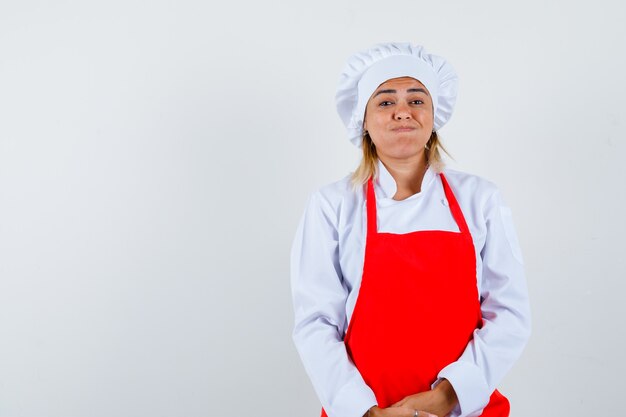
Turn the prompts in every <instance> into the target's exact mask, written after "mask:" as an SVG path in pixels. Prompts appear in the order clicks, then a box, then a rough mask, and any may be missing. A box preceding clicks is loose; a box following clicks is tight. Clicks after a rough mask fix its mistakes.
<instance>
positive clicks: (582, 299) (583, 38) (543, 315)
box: [0, 0, 626, 417]
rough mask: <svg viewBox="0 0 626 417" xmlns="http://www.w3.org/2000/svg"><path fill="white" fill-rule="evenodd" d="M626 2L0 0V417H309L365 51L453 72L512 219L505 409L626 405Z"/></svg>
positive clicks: (473, 136) (352, 162)
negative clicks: (351, 92)
mask: <svg viewBox="0 0 626 417" xmlns="http://www.w3.org/2000/svg"><path fill="white" fill-rule="evenodd" d="M625 16H626V6H624V3H623V2H621V1H617V0H615V1H609V0H597V1H593V2H587V1H548V2H546V1H524V2H501V1H495V0H492V1H471V2H469V1H430V2H424V1H416V0H410V1H406V0H400V1H395V2H387V3H385V2H381V1H363V0H358V1H357V0H345V1H338V2H336V1H335V2H331V1H307V2H301V1H292V2H287V1H284V2H281V1H277V0H270V1H262V2H261V1H252V0H245V1H233V2H219V3H218V2H209V1H199V0H197V1H192V0H177V1H173V0H172V1H163V0H152V1H137V0H124V1H121V0H114V1H110V0H109V1H62V0H60V1H54V2H50V1H10V0H0V417H76V416H81V417H83V416H84V417H86V416H89V417H105V416H106V417H110V416H116V417H126V416H128V417H131V416H133V417H135V416H146V417H147V416H150V417H159V416H186V417H187V416H189V417H193V416H217V417H231V416H232V417H234V416H259V417H292V416H298V417H317V416H318V415H319V412H320V404H319V401H318V399H317V398H316V396H315V393H314V391H313V388H312V386H311V384H310V382H309V380H308V378H307V376H306V374H305V372H304V369H303V367H302V365H301V363H300V360H299V357H298V355H297V352H296V350H295V347H294V346H293V343H292V340H291V331H292V325H293V309H292V304H291V293H290V285H289V251H290V247H291V243H292V239H293V236H294V233H295V229H296V226H297V223H298V220H299V218H300V216H301V214H302V212H303V210H304V204H305V201H306V198H307V196H308V195H309V194H310V193H311V192H313V191H314V190H316V189H317V188H319V187H321V186H323V185H324V184H327V183H329V182H332V181H336V180H338V179H340V178H342V177H343V176H344V175H346V174H347V173H349V172H350V171H352V170H353V169H354V168H355V167H356V163H357V161H358V158H359V153H358V150H357V149H356V148H355V147H353V146H352V145H351V144H350V143H349V142H348V140H347V139H346V135H345V131H344V128H343V125H342V124H341V122H340V120H339V118H338V116H337V115H336V113H335V107H334V94H335V87H336V84H337V80H338V76H339V73H340V71H341V69H342V67H343V64H344V62H345V60H346V59H347V58H348V56H349V55H351V54H352V53H354V52H356V51H358V50H361V49H364V48H367V47H369V46H372V45H374V44H376V43H379V42H387V41H408V42H412V43H417V44H422V45H424V46H425V47H426V48H427V50H428V51H430V52H432V53H435V54H438V55H441V56H444V57H446V58H447V59H448V60H449V61H450V62H451V63H452V65H453V66H454V67H455V68H456V70H457V72H458V74H459V77H460V93H459V97H458V102H457V107H456V110H455V114H454V115H453V117H452V119H451V121H450V122H449V124H448V125H446V126H445V127H444V128H443V129H442V130H441V135H442V137H443V141H444V143H445V145H446V146H447V148H448V149H449V150H450V152H451V153H452V155H453V156H454V158H455V160H454V161H452V160H451V161H450V162H449V165H450V166H451V167H454V168H456V169H461V170H464V171H468V172H471V173H474V174H477V175H480V176H483V177H485V178H487V179H489V180H491V181H493V182H495V183H496V184H497V185H498V186H499V187H500V189H501V190H502V193H503V195H504V197H505V199H506V201H507V202H508V204H509V205H510V207H511V208H512V210H513V217H514V221H515V224H516V228H517V231H518V235H519V239H520V242H521V245H522V249H523V253H524V258H525V265H526V271H527V279H528V286H529V289H530V296H531V305H532V313H533V326H534V327H533V334H532V337H531V340H530V342H529V344H528V347H527V349H526V350H525V352H524V354H523V356H522V357H521V359H520V360H519V361H518V362H517V363H516V365H515V366H514V368H513V370H512V371H511V372H510V373H509V374H508V375H507V377H506V378H505V379H504V381H503V382H502V384H501V387H500V388H501V391H503V392H504V393H505V394H506V395H507V396H508V397H509V398H510V400H511V402H512V406H513V412H512V416H513V417H525V416H570V417H578V416H587V415H620V414H622V413H623V408H624V405H623V401H621V399H622V396H623V388H624V386H623V375H624V374H625V373H626V366H625V360H624V352H625V351H626V343H625V337H626V336H625V330H624V323H623V322H624V318H625V316H626V303H625V302H624V301H623V298H624V291H625V290H626V285H625V281H626V262H625V259H626V256H625V255H624V253H623V252H624V248H625V246H624V240H623V239H624V236H626V221H625V220H624V216H626V214H625V213H626V201H625V194H626V193H625V186H624V180H625V179H626V169H625V168H624V158H625V157H626V149H625V139H624V138H625V134H626V126H625V114H624V113H625V110H626V106H625V105H624V102H625V97H626V87H625V83H624V78H623V77H624V74H625V73H626V54H625V53H624V51H625V50H626V29H625V28H626V26H625V25H624V24H623V23H624V17H625Z"/></svg>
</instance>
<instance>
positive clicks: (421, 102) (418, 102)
mask: <svg viewBox="0 0 626 417" xmlns="http://www.w3.org/2000/svg"><path fill="white" fill-rule="evenodd" d="M411 103H415V104H424V102H423V101H422V100H413V101H412V102H411Z"/></svg>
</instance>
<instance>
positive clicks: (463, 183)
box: [443, 167, 499, 204]
mask: <svg viewBox="0 0 626 417" xmlns="http://www.w3.org/2000/svg"><path fill="white" fill-rule="evenodd" d="M443 174H444V176H445V178H446V180H447V181H448V183H449V184H450V187H451V188H452V191H453V192H454V193H455V196H456V197H457V198H458V199H460V200H472V201H473V202H475V203H481V202H482V203H483V204H484V203H486V202H487V200H490V199H491V198H492V197H494V196H495V195H497V194H499V188H498V186H497V185H496V184H495V183H494V182H492V181H491V180H488V179H486V178H484V177H482V176H480V175H476V174H472V173H469V172H465V171H460V170H457V169H452V168H448V167H446V168H444V169H443Z"/></svg>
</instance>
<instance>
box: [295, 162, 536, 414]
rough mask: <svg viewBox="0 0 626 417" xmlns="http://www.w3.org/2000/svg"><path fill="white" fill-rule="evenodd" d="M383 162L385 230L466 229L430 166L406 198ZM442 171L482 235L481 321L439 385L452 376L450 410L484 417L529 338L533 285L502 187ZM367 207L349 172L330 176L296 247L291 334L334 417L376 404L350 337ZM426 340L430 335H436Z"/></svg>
mask: <svg viewBox="0 0 626 417" xmlns="http://www.w3.org/2000/svg"><path fill="white" fill-rule="evenodd" d="M378 170H379V177H378V179H377V180H376V181H374V192H375V193H376V203H377V215H378V230H379V231H380V232H390V233H409V232H412V231H417V230H445V231H459V228H458V226H457V224H456V222H455V220H454V218H453V217H452V213H451V212H450V209H449V207H448V202H447V199H446V197H445V193H444V190H443V186H442V183H441V178H440V177H439V176H438V175H437V174H436V172H434V170H433V169H432V168H428V170H427V171H426V174H425V175H424V178H423V180H422V186H421V191H420V192H419V193H417V194H414V195H412V196H410V197H408V198H406V199H404V200H401V201H396V200H393V199H392V197H393V196H394V195H395V193H396V183H395V180H394V178H393V177H392V176H391V174H390V173H389V171H388V170H387V169H386V167H385V165H384V164H383V163H382V162H381V161H378ZM443 173H444V175H445V176H446V179H447V180H448V183H449V184H450V187H451V188H452V191H453V192H454V195H455V197H456V199H457V201H458V203H459V205H460V207H461V210H462V211H463V215H464V216H465V221H466V222H467V224H468V227H469V229H470V232H471V235H472V239H473V242H474V249H475V251H476V276H477V285H478V294H479V295H480V301H481V311H482V317H483V327H482V328H480V329H476V330H475V331H474V333H473V339H472V340H471V341H470V342H469V343H468V345H467V347H466V348H465V350H464V352H463V354H462V355H461V357H460V358H459V359H458V360H457V361H455V362H452V363H450V364H449V365H448V366H446V367H445V368H443V369H442V370H441V371H440V372H439V375H438V380H437V381H436V382H435V384H433V385H436V384H437V382H438V381H440V380H441V379H442V378H446V379H448V380H449V381H450V383H451V384H452V386H453V388H454V390H455V392H456V394H457V397H458V399H459V403H458V404H457V406H456V407H455V409H454V410H453V411H452V413H451V414H450V416H453V417H461V416H463V417H464V416H476V415H479V414H480V412H481V411H482V409H483V408H484V407H485V406H486V405H487V403H488V401H489V397H490V395H491V393H492V392H493V390H494V389H495V388H496V386H497V385H498V383H499V382H500V381H501V380H502V378H503V376H504V375H505V374H506V372H508V371H509V369H510V368H511V366H512V365H513V363H514V362H515V360H517V358H518V357H519V356H520V354H521V352H522V350H523V348H524V346H525V345H526V342H527V340H528V337H529V335H530V327H531V325H530V309H529V304H528V292H527V286H526V279H525V276H524V270H523V259H522V254H521V250H520V246H519V243H518V241H517V237H516V233H515V229H514V227H513V222H512V219H511V210H510V209H509V207H507V205H506V204H505V203H504V201H503V199H502V196H501V194H500V192H499V190H498V188H497V187H496V186H495V185H494V184H493V183H491V182H489V181H487V180H485V179H483V178H480V177H478V176H475V175H470V174H467V173H463V172H459V171H456V170H452V169H447V168H446V169H444V171H443ZM366 213H367V211H366V204H365V192H364V188H363V190H361V189H359V191H358V192H354V191H352V189H351V184H350V175H347V176H345V177H344V178H343V179H341V180H339V181H337V182H334V183H331V184H328V185H326V186H324V187H322V188H320V189H318V190H317V191H315V192H313V193H312V194H311V195H310V196H309V199H308V202H307V206H306V209H305V211H304V214H303V215H302V218H301V220H300V223H299V225H298V228H297V232H296V235H295V238H294V241H293V245H292V250H291V287H292V296H293V306H294V311H295V325H294V329H293V340H294V343H295V345H296V348H297V350H298V353H299V355H300V358H301V360H302V363H303V365H304V368H305V370H306V372H307V374H308V375H309V378H310V379H311V382H312V384H313V387H314V389H315V391H316V393H317V395H318V397H319V399H320V402H321V403H322V406H323V407H324V409H325V410H326V412H327V414H328V415H329V417H362V416H363V414H365V413H366V411H367V410H368V409H369V408H370V407H372V406H373V405H377V401H376V397H375V396H374V393H373V391H372V390H371V389H370V387H369V386H368V385H367V384H366V383H365V381H364V380H363V378H362V376H361V374H360V373H359V371H358V369H357V368H356V367H355V365H354V363H353V362H352V361H351V359H350V358H349V356H348V354H347V352H346V349H345V345H344V342H343V339H344V337H345V334H346V331H347V328H348V323H349V322H350V318H351V316H352V312H353V310H354V306H355V304H356V301H357V295H358V292H359V288H360V284H361V276H362V273H363V260H364V256H365V242H366V235H367V218H366ZM421 297H428V294H416V295H415V302H416V303H419V302H420V298H421ZM442 308H445V301H444V300H442ZM417 325H418V326H419V323H417ZM423 338H424V340H425V341H427V340H428V335H427V334H424V335H423Z"/></svg>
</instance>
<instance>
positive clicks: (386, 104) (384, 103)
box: [379, 101, 392, 107]
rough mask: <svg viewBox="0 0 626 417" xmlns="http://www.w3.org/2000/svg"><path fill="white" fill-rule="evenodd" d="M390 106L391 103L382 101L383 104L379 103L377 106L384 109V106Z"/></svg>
mask: <svg viewBox="0 0 626 417" xmlns="http://www.w3.org/2000/svg"><path fill="white" fill-rule="evenodd" d="M390 104H392V103H391V101H383V102H381V103H380V104H379V106H381V107H386V106H388V105H390Z"/></svg>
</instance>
